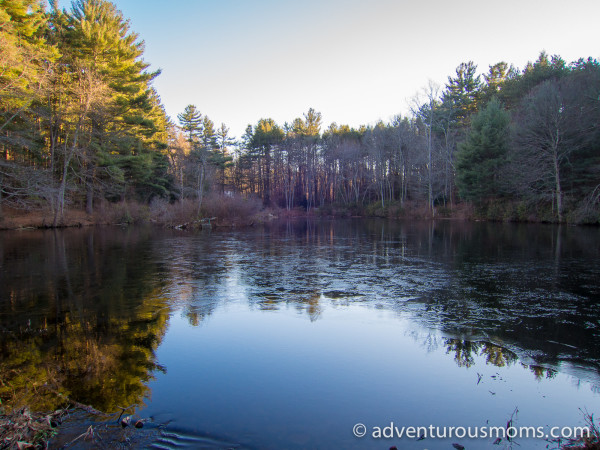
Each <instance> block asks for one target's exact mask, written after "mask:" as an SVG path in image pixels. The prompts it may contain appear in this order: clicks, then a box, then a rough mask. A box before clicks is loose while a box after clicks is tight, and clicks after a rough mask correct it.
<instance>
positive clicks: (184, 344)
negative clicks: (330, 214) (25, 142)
mask: <svg viewBox="0 0 600 450" xmlns="http://www.w3.org/2000/svg"><path fill="white" fill-rule="evenodd" d="M599 261H600V230H599V229H598V228H584V227H579V228H575V227H565V226H562V227H557V226H550V225H516V224H497V223H464V222H455V221H436V222H423V223H416V222H412V223H408V222H390V221H384V220H365V219H347V220H308V221H306V220H300V221H294V222H274V223H271V224H269V225H267V226H264V227H256V228H249V229H243V230H218V229H215V230H203V231H198V232H194V233H191V232H182V231H174V230H162V229H156V228H151V227H139V228H135V227H133V228H123V229H122V228H112V227H106V228H88V229H72V230H54V231H53V230H47V231H41V230H39V231H11V232H2V233H1V234H0V264H1V267H0V374H2V375H1V377H2V383H0V399H2V401H3V404H5V405H10V401H14V402H19V403H18V404H17V403H15V405H17V406H18V405H24V404H27V405H29V406H30V407H32V408H33V409H38V410H51V409H53V408H56V407H58V406H59V405H60V404H61V402H63V403H64V397H62V398H61V397H59V396H57V395H56V392H60V393H62V394H63V396H66V397H68V398H70V399H73V400H76V401H78V402H80V403H83V404H86V405H91V406H92V407H94V408H96V409H98V410H101V411H106V412H115V411H119V407H123V408H125V407H128V406H129V405H135V406H134V409H135V415H136V417H141V418H145V419H147V422H146V427H145V428H144V430H147V431H145V432H146V433H147V434H146V435H144V436H145V437H143V438H142V437H140V438H136V437H135V436H133V435H130V439H132V441H130V442H132V443H133V444H132V445H133V446H134V447H135V446H143V447H154V448H175V447H185V446H187V447H191V448H197V447H201V448H271V449H281V448H298V449H300V448H380V449H387V448H390V447H391V446H394V445H395V446H397V447H398V448H408V449H413V448H414V449H438V448H439V449H448V448H453V447H452V444H454V443H458V444H460V445H463V446H465V447H466V448H511V447H513V446H514V448H516V446H517V445H520V446H521V448H540V449H542V448H547V446H548V448H553V447H554V448H555V447H556V445H557V444H556V442H550V441H548V440H547V439H546V438H545V437H546V436H545V435H546V434H549V433H550V431H551V429H553V427H559V428H562V427H572V426H582V425H584V420H583V419H584V416H583V413H582V411H583V412H586V411H587V412H589V413H596V414H600V315H599V314H598V311H599V304H600V264H598V262H599ZM46 387H50V388H51V389H45V388H46ZM11 399H12V400H11ZM14 399H18V400H14ZM11 406H14V405H11ZM131 411H133V409H131V410H129V412H131ZM88 419H89V420H98V419H94V418H88ZM511 420H512V422H511V424H512V425H514V426H516V427H539V430H542V431H543V434H544V437H543V438H540V437H539V436H537V438H535V439H532V438H527V437H525V436H517V437H515V438H514V439H513V440H507V439H502V440H501V441H500V443H499V444H497V445H494V442H498V441H497V439H496V436H489V435H485V436H484V433H483V432H482V431H487V429H486V427H502V428H506V425H507V422H508V421H511ZM94 423H95V422H94ZM430 426H431V427H435V428H436V429H435V434H437V435H434V431H433V430H432V429H430ZM402 427H405V428H406V429H404V431H403V428H402ZM408 427H415V428H416V427H426V428H427V430H426V433H424V431H423V429H420V430H417V433H416V435H412V434H411V433H410V431H408V430H407V428H408ZM443 427H464V429H467V427H470V428H471V429H476V428H477V429H478V433H479V434H478V437H477V438H469V437H468V434H467V435H466V436H463V434H464V433H462V431H464V430H456V433H455V434H453V435H452V436H451V437H448V433H449V432H450V433H452V431H448V429H446V430H445V432H446V438H442V437H441V436H443V434H442V433H443ZM67 429H68V427H67ZM471 429H469V430H468V431H470V432H474V431H473V430H471ZM378 430H379V431H378ZM401 431H402V432H403V433H407V434H411V435H410V436H407V435H406V434H403V435H402V437H400V436H399V435H398V434H399V433H400V432H401ZM413 431H414V430H413ZM561 431H562V430H561ZM363 432H364V433H365V435H364V436H363V437H357V436H356V435H357V434H358V435H361V434H363ZM378 433H379V434H378ZM552 433H553V434H554V433H557V434H558V433H560V432H559V431H558V430H553V431H552ZM392 435H394V436H393V437H392ZM70 437H72V436H70ZM548 438H549V436H548ZM62 439H63V441H60V438H59V439H58V441H57V442H56V445H59V444H61V443H63V444H64V443H65V442H68V441H69V440H71V439H68V440H67V438H65V437H63V438H62ZM135 439H139V440H138V441H136V440H135ZM144 439H145V440H144ZM78 445H81V446H85V444H84V442H83V440H80V441H78Z"/></svg>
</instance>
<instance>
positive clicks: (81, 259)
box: [0, 230, 170, 411]
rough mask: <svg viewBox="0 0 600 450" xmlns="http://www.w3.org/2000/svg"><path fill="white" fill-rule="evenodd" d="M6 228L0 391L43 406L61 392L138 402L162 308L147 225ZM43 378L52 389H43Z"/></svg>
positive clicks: (14, 402) (163, 320) (152, 362)
mask: <svg viewBox="0 0 600 450" xmlns="http://www.w3.org/2000/svg"><path fill="white" fill-rule="evenodd" d="M116 231H117V232H115V230H69V231H68V232H61V231H54V232H53V231H48V232H32V233H27V232H22V233H18V232H5V233H4V234H3V235H2V238H1V239H0V249H1V250H0V254H1V255H2V271H1V272H0V298H1V299H2V303H1V304H0V373H1V374H2V383H1V384H0V399H1V400H2V403H3V404H4V405H8V406H12V407H19V406H22V405H29V406H30V407H31V408H32V409H37V410H52V409H56V408H57V407H58V406H60V405H62V404H64V399H63V398H60V397H59V396H57V395H56V394H55V393H53V392H51V390H55V391H58V392H60V393H61V394H63V395H65V396H67V397H68V398H71V399H74V400H76V401H79V402H81V403H85V404H90V405H93V406H94V407H95V408H97V409H100V410H103V411H114V410H115V409H116V406H117V405H120V406H123V407H126V406H128V405H131V404H140V403H142V401H143V398H144V397H146V396H147V395H148V394H149V392H148V386H147V383H148V381H149V380H150V379H151V377H152V373H153V372H154V371H155V370H161V369H162V368H161V366H160V365H159V364H158V363H157V361H156V359H155V355H154V352H155V350H156V348H157V346H158V345H159V343H160V341H161V339H162V337H163V335H164V333H165V330H166V324H167V320H168V317H169V311H170V309H169V308H170V306H169V301H168V299H167V298H165V297H164V296H161V294H160V293H161V285H162V282H161V281H160V280H159V279H158V278H157V274H158V273H159V272H160V270H159V266H158V265H157V263H156V262H154V260H153V257H152V254H151V252H150V251H149V249H148V246H147V243H148V241H149V239H151V234H150V233H143V232H142V233H140V232H139V231H136V232H127V231H124V232H121V231H120V230H116ZM46 386H48V387H50V388H51V389H50V390H49V389H46Z"/></svg>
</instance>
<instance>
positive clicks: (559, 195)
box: [554, 155, 563, 222]
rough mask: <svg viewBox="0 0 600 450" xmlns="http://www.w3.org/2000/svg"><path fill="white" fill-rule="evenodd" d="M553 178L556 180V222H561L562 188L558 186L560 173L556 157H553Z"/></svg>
mask: <svg viewBox="0 0 600 450" xmlns="http://www.w3.org/2000/svg"><path fill="white" fill-rule="evenodd" d="M554 178H555V180H556V210H557V213H558V221H559V222H562V221H563V202H562V188H561V186H560V171H559V167H558V157H557V156H556V155H555V157H554Z"/></svg>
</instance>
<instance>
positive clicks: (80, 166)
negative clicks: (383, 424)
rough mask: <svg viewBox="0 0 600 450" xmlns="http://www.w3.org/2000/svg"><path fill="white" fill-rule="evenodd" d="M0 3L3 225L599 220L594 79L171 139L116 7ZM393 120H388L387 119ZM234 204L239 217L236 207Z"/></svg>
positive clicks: (505, 85) (180, 129)
mask: <svg viewBox="0 0 600 450" xmlns="http://www.w3.org/2000/svg"><path fill="white" fill-rule="evenodd" d="M51 3H52V4H53V7H51V8H50V10H49V11H46V10H44V8H43V7H42V6H40V5H39V3H38V2H36V1H33V0H0V40H1V42H2V45H1V46H0V216H1V215H2V206H5V207H10V208H35V207H49V208H50V209H51V210H52V212H53V216H54V223H55V224H58V223H60V221H61V218H62V215H63V212H64V210H65V208H66V207H74V208H81V209H86V210H87V211H88V212H89V213H91V212H92V211H94V209H95V208H96V206H97V204H98V203H99V202H100V203H110V202H122V201H135V202H139V203H141V204H150V203H154V204H164V205H166V204H167V202H168V203H171V204H177V203H182V204H184V203H185V204H186V205H190V204H193V205H195V206H194V208H193V211H194V214H195V215H199V216H202V215H203V213H204V212H205V211H206V210H205V209H204V207H205V205H206V199H207V198H210V199H211V201H212V203H213V204H214V203H215V199H216V198H222V199H224V200H226V199H232V198H238V200H240V199H244V198H258V199H259V200H260V201H261V202H262V204H263V205H264V206H265V207H279V208H282V209H286V210H292V209H302V210H305V211H312V210H318V211H319V212H321V213H325V214H327V213H334V214H338V213H340V214H362V215H365V214H370V215H382V216H402V215H403V213H404V212H405V211H410V210H415V209H419V210H422V211H423V212H424V214H426V215H427V216H429V217H432V216H436V215H446V214H452V211H453V210H455V209H456V208H457V206H458V207H459V208H460V207H464V206H465V205H468V206H469V208H472V210H473V213H474V214H475V215H477V216H479V217H483V218H489V219H499V220H544V221H560V222H566V221H568V222H588V223H598V222H599V221H600V127H599V124H600V64H599V63H598V61H597V60H595V59H591V58H590V59H580V60H578V61H575V62H572V63H570V64H567V63H566V62H565V61H563V60H562V59H561V58H560V57H559V56H552V57H549V56H548V55H546V54H545V53H541V54H540V55H539V57H538V58H537V60H536V61H535V62H533V63H530V64H528V65H527V67H525V68H524V69H522V70H519V69H516V68H514V67H512V66H509V65H508V64H507V63H505V62H500V63H498V64H495V65H493V66H491V67H489V69H488V70H487V72H485V73H483V74H478V72H477V66H476V65H475V64H474V63H473V62H467V63H463V64H460V65H459V66H458V67H457V69H456V72H455V73H454V74H452V75H450V76H449V77H448V81H447V83H446V84H445V86H443V87H438V86H436V85H434V84H432V83H430V84H429V85H428V86H427V88H425V89H423V90H422V91H421V92H419V93H418V94H417V95H416V96H415V98H414V100H413V102H412V105H411V114H410V115H408V116H406V117H400V116H398V117H395V118H394V119H392V120H391V121H390V122H389V123H383V122H380V123H377V124H376V125H374V126H361V127H359V128H358V129H355V128H351V127H349V126H346V125H338V124H336V123H332V124H330V125H329V126H326V125H324V124H323V123H322V118H321V114H320V113H319V112H317V111H315V110H314V109H310V110H309V111H307V112H306V113H305V114H303V115H302V117H298V118H296V119H293V120H291V122H287V123H284V124H277V123H276V122H275V121H274V120H273V119H270V118H265V119H261V120H260V121H259V122H258V123H256V124H254V125H249V126H248V127H247V129H246V132H245V133H244V135H243V136H241V137H239V139H237V140H236V139H235V138H234V137H233V136H231V133H230V131H229V129H228V128H227V126H226V125H225V124H221V125H220V126H215V124H214V123H213V122H212V121H211V120H210V119H209V118H208V117H207V116H206V115H203V114H202V113H201V108H198V107H196V106H195V105H189V106H187V107H186V108H185V110H184V111H181V112H180V114H178V115H177V121H178V124H177V125H176V124H175V123H174V122H173V121H172V120H171V119H170V118H169V117H167V115H166V114H165V111H164V108H163V106H162V105H161V102H160V98H159V96H158V94H157V93H156V91H155V90H154V89H153V87H152V84H151V83H152V80H153V79H154V78H155V77H156V76H157V75H158V73H157V72H151V71H149V70H148V64H147V63H145V62H144V61H143V59H142V56H143V42H142V41H141V40H139V37H138V36H137V35H136V34H135V33H133V32H131V31H130V30H129V27H128V23H127V21H126V20H125V19H124V18H123V17H122V15H121V13H120V12H119V11H118V10H117V9H116V8H115V6H114V5H113V4H112V3H110V2H107V1H104V0H78V1H76V2H75V3H74V4H73V6H72V8H71V10H70V11H60V10H58V8H57V7H56V4H55V2H51ZM400 107H401V105H399V108H400ZM231 204H232V205H235V204H239V201H238V202H237V203H236V202H232V203H231Z"/></svg>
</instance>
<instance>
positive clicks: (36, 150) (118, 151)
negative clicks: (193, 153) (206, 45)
mask: <svg viewBox="0 0 600 450" xmlns="http://www.w3.org/2000/svg"><path fill="white" fill-rule="evenodd" d="M0 42H1V43H2V44H1V45H0V67H1V69H0V95H1V97H0V208H1V206H2V204H8V205H11V206H15V207H20V206H28V205H31V204H35V203H37V204H43V205H49V206H50V208H51V209H52V211H53V213H54V224H55V225H56V224H57V222H59V221H60V220H61V218H62V214H63V212H64V209H65V205H66V204H67V203H71V204H76V205H80V206H85V208H86V210H87V212H88V213H91V212H92V211H93V209H94V202H95V201H96V200H98V199H108V200H112V201H116V200H120V199H124V198H135V199H137V200H139V201H149V200H150V199H151V198H153V197H155V196H169V195H170V192H171V188H172V181H171V178H172V175H171V174H170V167H169V159H168V146H167V125H168V118H167V116H166V114H165V112H164V110H163V107H162V106H161V104H160V99H159V97H158V95H157V93H156V92H155V91H154V89H153V88H152V86H151V81H152V79H153V78H155V77H156V76H157V75H158V72H150V71H148V70H147V69H148V64H147V63H145V62H144V61H143V59H142V55H143V50H144V45H143V42H142V41H140V40H139V39H138V36H137V35H136V34H135V33H132V32H130V30H129V25H128V22H127V21H126V20H125V19H124V18H123V16H122V15H121V13H120V12H119V11H118V10H117V9H116V7H115V6H114V5H113V4H112V3H110V2H107V1H104V0H77V1H75V2H74V3H73V4H72V8H71V11H69V12H67V11H61V10H59V8H58V5H57V1H56V0H55V1H53V2H52V7H51V10H50V11H49V12H47V11H46V10H45V9H44V7H43V5H42V2H39V1H37V0H0ZM0 211H1V210H0Z"/></svg>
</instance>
